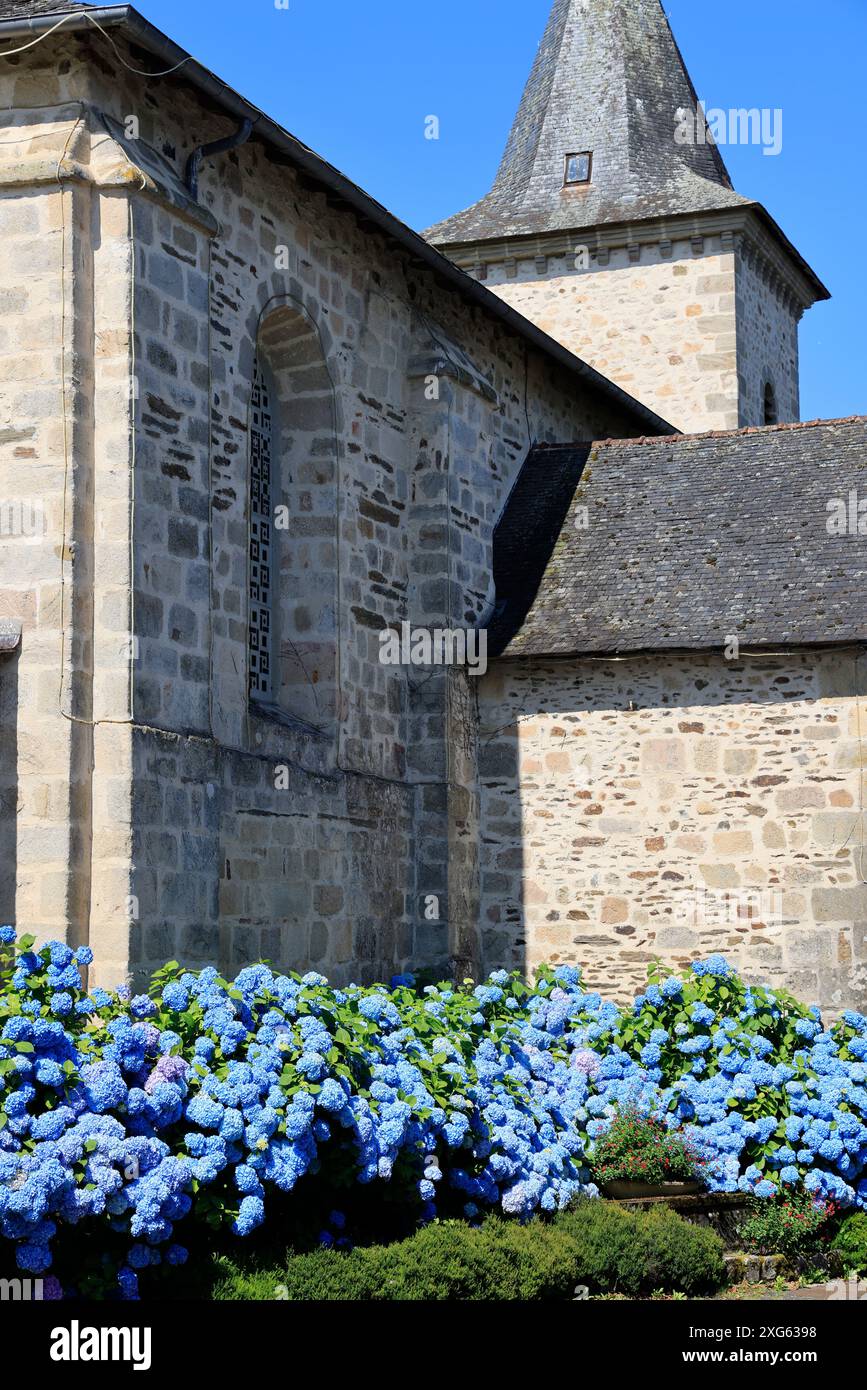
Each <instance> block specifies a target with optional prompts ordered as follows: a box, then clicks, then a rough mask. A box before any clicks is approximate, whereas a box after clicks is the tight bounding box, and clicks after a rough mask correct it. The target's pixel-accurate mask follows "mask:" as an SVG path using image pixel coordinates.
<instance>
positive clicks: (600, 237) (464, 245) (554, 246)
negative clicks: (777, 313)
mask: <svg viewBox="0 0 867 1390" xmlns="http://www.w3.org/2000/svg"><path fill="white" fill-rule="evenodd" d="M713 236H717V237H723V238H726V237H728V238H730V239H731V244H732V247H734V245H736V244H738V243H739V241H740V240H741V239H746V240H748V241H750V242H751V243H752V244H753V245H754V248H755V251H756V252H757V253H759V254H760V255H761V256H763V257H764V258H765V260H766V261H767V262H768V263H769V266H770V267H771V268H772V269H773V271H775V272H776V274H777V275H779V276H780V278H781V279H782V280H784V281H785V282H786V284H787V285H788V287H789V289H790V290H791V292H792V293H793V294H794V295H795V296H796V298H797V299H798V300H799V301H800V303H801V306H802V308H804V309H808V308H809V307H810V306H811V305H812V304H815V303H817V301H819V300H825V299H830V298H831V292H830V290H829V289H828V288H827V287H826V286H825V285H824V284H823V283H822V281H821V280H820V279H819V277H818V275H817V274H816V273H815V271H814V270H813V269H812V267H811V266H810V265H809V264H808V262H807V261H805V260H804V258H803V256H802V255H801V254H800V253H799V252H798V251H797V250H796V249H795V247H794V246H793V245H792V243H791V242H790V241H789V239H788V237H786V236H785V234H784V233H783V232H782V230H781V229H780V227H779V226H778V224H777V223H776V222H775V220H774V218H773V217H772V216H771V215H770V213H769V212H768V211H767V209H766V208H765V207H763V206H762V204H761V203H745V204H744V205H743V206H741V207H728V208H714V209H711V210H708V211H705V212H690V213H680V214H676V215H673V216H666V217H650V218H645V219H643V220H641V221H636V222H615V223H603V224H602V225H601V226H595V227H574V228H570V229H569V230H567V231H556V232H543V233H535V234H534V235H531V236H509V237H501V238H496V239H491V240H484V241H465V242H455V243H454V244H452V245H449V246H448V247H447V251H448V255H449V258H450V259H451V260H453V261H454V262H455V264H456V265H458V266H460V267H461V268H462V269H464V270H469V271H475V272H478V269H479V268H480V267H486V266H489V265H499V264H500V263H501V262H503V261H518V260H532V259H535V258H537V257H538V258H539V259H542V258H544V257H557V256H574V255H575V252H576V248H577V247H578V246H579V245H580V246H586V247H587V249H588V250H589V252H590V254H591V256H597V257H598V256H599V253H602V256H603V257H604V255H605V253H606V252H607V253H609V254H610V253H611V252H612V251H617V250H620V249H622V248H623V247H634V246H638V247H644V246H659V245H665V244H666V243H671V244H673V243H674V242H676V241H684V240H689V239H691V238H693V237H696V238H701V237H713Z"/></svg>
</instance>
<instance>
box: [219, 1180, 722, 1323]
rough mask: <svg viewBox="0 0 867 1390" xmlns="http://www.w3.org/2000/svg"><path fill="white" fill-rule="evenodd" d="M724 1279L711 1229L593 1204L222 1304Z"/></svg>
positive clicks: (372, 1252)
mask: <svg viewBox="0 0 867 1390" xmlns="http://www.w3.org/2000/svg"><path fill="white" fill-rule="evenodd" d="M723 1274H724V1269H723V1262H722V1243H721V1242H720V1240H719V1239H718V1237H717V1236H715V1235H714V1234H713V1232H712V1231H709V1230H704V1229H700V1228H698V1227H695V1226H689V1225H688V1224H687V1223H686V1222H685V1221H683V1220H682V1219H681V1218H680V1217H679V1216H677V1215H676V1213H674V1212H672V1211H670V1210H668V1209H655V1210H653V1211H650V1212H630V1211H626V1210H624V1209H623V1208H620V1207H617V1206H613V1205H612V1204H610V1203H607V1202H590V1201H588V1202H582V1203H581V1204H580V1205H579V1207H578V1208H577V1209H576V1210H575V1211H572V1212H568V1213H563V1214H561V1215H560V1216H557V1217H556V1218H554V1220H553V1221H550V1222H545V1221H540V1220H534V1221H531V1222H528V1223H526V1224H519V1223H517V1222H506V1221H503V1220H501V1219H498V1218H496V1217H489V1218H488V1219H487V1220H486V1221H484V1222H483V1223H482V1225H481V1226H479V1227H472V1226H469V1225H467V1224H466V1223H465V1222H443V1223H437V1224H436V1225H432V1226H428V1227H426V1228H425V1229H424V1230H421V1231H419V1232H418V1233H417V1234H416V1235H414V1236H412V1237H410V1238H409V1239H408V1240H404V1241H401V1242H399V1243H397V1244H394V1245H390V1246H385V1247H383V1246H373V1247H369V1248H367V1249H357V1250H353V1251H351V1252H349V1253H342V1252H340V1251H335V1250H317V1251H314V1252H312V1253H311V1254H306V1255H296V1256H293V1257H291V1258H290V1259H288V1260H287V1262H286V1265H285V1268H284V1269H280V1270H276V1271H274V1270H272V1271H269V1272H268V1273H265V1272H263V1271H254V1272H253V1273H252V1274H237V1275H236V1276H235V1277H234V1278H231V1279H229V1280H226V1281H224V1282H223V1283H222V1284H220V1285H218V1286H217V1288H216V1290H215V1297H217V1298H221V1299H245V1300H249V1299H251V1298H258V1299H273V1298H275V1297H278V1296H279V1297H280V1298H288V1299H290V1300H293V1301H295V1300H297V1301H311V1300H312V1301H319V1300H322V1301H344V1300H357V1301H364V1302H367V1301H370V1300H388V1301H422V1302H442V1301H449V1300H450V1301H473V1300H483V1301H501V1300H513V1301H526V1300H529V1299H534V1300H553V1299H559V1300H563V1299H571V1298H572V1297H573V1294H574V1291H575V1288H576V1286H578V1285H582V1284H583V1285H585V1286H586V1287H587V1288H589V1289H590V1290H591V1291H592V1292H600V1293H607V1292H618V1293H625V1294H631V1295H636V1294H641V1293H652V1292H654V1291H655V1290H657V1289H660V1288H662V1289H666V1290H670V1291H672V1292H674V1291H682V1292H684V1293H699V1292H705V1291H711V1290H713V1289H714V1288H716V1287H718V1286H719V1284H720V1283H721V1282H722V1279H723ZM277 1290H279V1294H278V1293H277V1292H276V1291H277Z"/></svg>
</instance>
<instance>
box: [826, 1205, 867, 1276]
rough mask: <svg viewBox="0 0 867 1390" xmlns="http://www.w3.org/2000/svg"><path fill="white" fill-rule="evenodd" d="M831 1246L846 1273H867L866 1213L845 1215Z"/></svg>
mask: <svg viewBox="0 0 867 1390" xmlns="http://www.w3.org/2000/svg"><path fill="white" fill-rule="evenodd" d="M831 1248H832V1249H833V1250H835V1251H836V1252H837V1254H838V1255H839V1256H840V1259H841V1261H842V1263H843V1268H844V1270H845V1272H846V1273H847V1274H865V1275H867V1215H865V1213H864V1212H860V1211H859V1212H853V1213H852V1214H851V1215H850V1216H845V1217H844V1218H843V1220H842V1221H841V1222H840V1226H839V1229H838V1231H837V1234H836V1235H835V1236H834V1239H833V1241H832V1242H831Z"/></svg>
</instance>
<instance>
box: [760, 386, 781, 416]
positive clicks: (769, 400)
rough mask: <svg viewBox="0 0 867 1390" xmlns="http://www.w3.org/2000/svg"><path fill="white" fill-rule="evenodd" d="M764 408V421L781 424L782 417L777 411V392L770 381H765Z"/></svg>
mask: <svg viewBox="0 0 867 1390" xmlns="http://www.w3.org/2000/svg"><path fill="white" fill-rule="evenodd" d="M762 409H763V412H764V423H765V424H766V425H776V424H779V419H780V417H779V413H778V411H777V393H776V391H775V390H774V388H773V386H772V385H771V383H770V382H769V381H768V382H766V383H765V393H764V400H763V402H762Z"/></svg>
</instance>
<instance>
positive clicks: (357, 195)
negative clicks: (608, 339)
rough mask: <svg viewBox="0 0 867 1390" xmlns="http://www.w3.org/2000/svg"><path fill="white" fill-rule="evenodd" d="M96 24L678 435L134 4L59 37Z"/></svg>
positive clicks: (40, 29)
mask: <svg viewBox="0 0 867 1390" xmlns="http://www.w3.org/2000/svg"><path fill="white" fill-rule="evenodd" d="M62 15H64V10H63V3H62V0H58V8H57V11H56V12H55V13H54V14H49V15H40V16H38V17H36V16H35V17H33V18H30V19H5V20H0V40H3V39H10V40H11V39H18V38H25V39H26V38H35V37H37V36H38V35H40V34H45V33H47V31H48V30H49V29H53V28H56V26H57V24H58V21H59V19H60V18H61V16H62ZM94 23H96V24H98V25H100V26H101V28H103V29H116V30H117V29H121V30H123V33H124V35H125V37H127V38H128V39H129V40H130V42H132V43H135V44H138V45H139V47H141V48H143V49H145V50H146V51H147V52H148V53H150V54H152V55H153V56H154V57H155V58H158V59H159V60H160V62H161V63H163V64H164V65H165V66H166V67H174V66H175V65H176V64H182V65H183V66H181V67H180V68H179V70H178V72H177V73H176V74H174V76H176V77H177V78H178V79H179V80H180V81H186V82H190V83H191V84H192V85H193V86H194V87H197V88H198V89H199V91H201V92H202V93H204V95H205V96H207V97H208V98H209V99H210V100H211V101H214V102H216V103H217V105H218V106H220V107H221V108H222V110H223V111H225V112H226V113H227V115H230V116H233V117H235V119H236V120H237V121H238V123H239V124H240V123H241V122H243V121H248V120H249V121H252V123H253V125H254V127H255V129H254V136H259V137H261V138H262V139H263V140H264V141H265V142H266V143H267V144H269V145H271V146H272V147H273V148H274V149H276V150H278V151H279V152H280V154H281V155H283V156H284V157H285V158H287V159H288V160H289V161H290V162H291V163H292V164H294V165H295V166H296V167H297V168H299V169H301V170H303V172H304V173H305V174H307V175H308V177H309V178H310V179H311V180H313V181H314V182H315V183H317V184H318V185H320V186H321V187H322V188H323V189H324V190H326V191H327V192H328V193H329V194H331V196H332V197H334V198H337V199H339V200H340V201H341V202H344V203H346V204H347V206H349V207H350V208H352V210H353V211H354V212H355V213H357V215H358V216H359V217H360V218H362V219H364V220H365V221H367V222H368V223H370V224H372V225H373V226H374V227H375V228H376V230H377V231H379V232H381V233H383V235H385V236H386V237H389V238H390V239H391V240H392V241H395V242H397V243H398V244H399V245H401V246H403V247H404V248H405V249H406V250H407V251H408V252H409V254H410V255H411V256H413V257H414V259H415V260H416V261H420V262H422V263H423V264H424V265H426V266H427V267H428V268H429V269H430V270H432V271H434V273H435V274H436V275H438V276H439V278H440V279H441V280H443V281H445V282H446V284H447V285H448V286H449V287H450V288H451V289H453V290H455V291H456V292H457V293H458V294H460V295H461V296H462V297H463V298H464V299H466V300H469V301H470V302H472V303H475V304H478V305H479V307H480V308H481V309H483V310H484V312H485V313H487V314H491V315H492V316H493V317H494V318H497V319H499V320H500V321H501V322H502V323H504V324H505V325H506V326H507V327H508V328H509V329H511V331H512V332H513V333H517V334H518V335H519V336H520V337H522V338H524V339H525V340H526V341H527V342H529V343H530V344H532V346H533V347H535V348H537V349H538V350H539V351H540V352H542V353H544V354H545V356H546V357H549V358H552V359H553V360H554V361H555V362H557V363H558V364H559V365H560V366H562V367H565V368H566V370H567V371H569V372H571V373H572V375H573V376H577V377H578V378H579V379H580V380H581V381H582V382H584V384H585V385H587V386H588V387H589V388H590V389H591V390H594V391H597V392H598V393H599V394H600V395H601V396H604V397H607V398H608V400H609V401H611V403H612V404H613V405H615V406H617V407H618V408H619V409H621V410H623V411H624V412H626V413H627V414H630V415H632V416H633V417H634V418H635V420H636V421H639V422H640V423H641V424H642V425H643V427H644V428H645V430H646V431H647V433H649V434H654V435H656V434H675V433H677V431H676V430H675V428H674V426H673V425H671V424H668V423H667V422H666V421H665V420H663V419H662V418H661V417H660V416H659V415H657V414H655V412H654V411H652V410H650V409H649V408H648V407H647V406H646V405H642V404H641V402H640V401H637V400H635V398H634V397H633V396H630V395H629V394H628V392H626V391H623V390H621V388H620V387H619V386H616V385H615V384H614V382H612V381H609V380H608V378H607V377H604V376H603V375H602V374H601V372H597V371H595V370H594V368H593V367H590V366H588V364H587V363H586V362H582V360H581V358H580V357H576V356H575V355H574V353H571V352H570V351H569V350H568V348H565V347H563V346H562V345H561V344H560V343H557V342H555V341H554V339H553V338H549V337H548V335H547V333H543V332H542V331H541V329H539V328H537V327H536V326H535V324H532V323H530V321H529V320H528V319H525V318H524V316H523V315H522V314H519V313H518V312H517V311H516V310H515V309H512V308H510V306H509V305H508V304H506V303H504V301H503V300H501V299H498V298H497V296H496V295H495V294H492V292H491V291H490V290H488V289H486V288H485V286H484V285H482V284H480V283H479V282H478V281H477V280H474V279H473V278H472V277H471V276H469V275H467V274H465V273H464V271H462V270H459V269H458V267H457V266H456V265H454V263H453V262H452V261H450V260H448V259H447V258H446V257H445V256H444V255H442V253H441V252H439V251H437V250H435V248H434V247H433V246H431V245H430V244H429V243H428V242H426V241H425V240H424V238H423V237H421V236H419V234H418V233H417V232H414V231H412V229H411V228H410V227H407V226H406V224H405V223H403V222H401V221H400V220H399V219H398V218H396V217H394V216H393V215H392V213H390V212H389V211H388V210H387V209H386V208H384V207H383V206H382V204H381V203H378V202H377V201H376V199H375V198H371V197H370V196H369V194H367V193H365V192H364V191H363V190H362V189H360V188H359V187H358V185H357V184H354V183H353V182H352V180H351V179H348V178H347V177H346V175H345V174H341V173H340V171H339V170H338V169H335V168H334V166H333V165H332V164H329V163H328V162H327V161H326V160H324V159H320V157H319V156H318V155H317V154H314V152H313V151H312V150H311V149H308V147H307V146H306V145H303V144H302V143H301V141H300V140H297V139H296V138H295V136H294V135H290V134H289V132H288V131H287V130H284V129H283V127H282V126H279V125H277V124H276V122H275V121H272V120H271V119H270V118H269V117H268V116H266V115H265V114H264V112H262V111H260V110H259V108H258V107H257V106H254V105H253V104H252V103H251V102H249V101H246V100H245V99H244V98H243V97H242V96H239V94H238V93H237V92H236V91H234V90H233V89H232V88H231V87H229V86H227V84H226V83H225V82H223V81H222V79H221V78H219V77H217V76H216V75H215V74H214V73H212V72H210V71H209V70H208V69H207V68H205V67H203V66H202V64H201V63H199V62H197V61H196V59H195V58H192V57H191V56H190V54H189V53H187V52H186V50H185V49H183V48H181V47H180V46H179V45H178V44H176V43H174V42H173V41H172V40H171V39H169V38H167V37H166V35H165V34H163V33H162V32H161V31H160V30H159V29H157V28H156V27H155V26H154V25H153V24H150V23H149V22H148V20H146V19H145V18H144V17H143V16H142V15H140V14H139V13H138V11H137V10H135V9H133V7H132V6H131V5H112V6H109V7H104V8H93V9H82V10H75V11H70V12H68V15H67V17H65V18H64V22H63V24H62V26H61V27H60V28H57V34H58V35H59V36H62V35H63V34H65V33H69V32H72V33H79V34H80V33H84V32H87V33H90V34H94V35H96V34H98V30H97V29H96V28H95V27H94ZM0 57H2V52H0Z"/></svg>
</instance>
